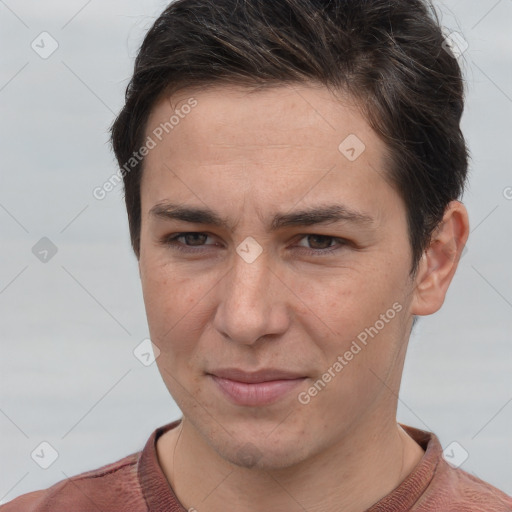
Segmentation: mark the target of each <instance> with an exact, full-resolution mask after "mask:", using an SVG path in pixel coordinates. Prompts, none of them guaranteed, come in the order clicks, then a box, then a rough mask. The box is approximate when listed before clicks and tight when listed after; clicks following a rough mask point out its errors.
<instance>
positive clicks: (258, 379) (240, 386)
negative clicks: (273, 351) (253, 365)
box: [207, 368, 306, 407]
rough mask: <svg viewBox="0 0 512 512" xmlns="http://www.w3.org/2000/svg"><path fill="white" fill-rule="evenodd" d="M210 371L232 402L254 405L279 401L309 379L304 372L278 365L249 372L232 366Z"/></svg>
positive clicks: (220, 389) (210, 375) (220, 388)
mask: <svg viewBox="0 0 512 512" xmlns="http://www.w3.org/2000/svg"><path fill="white" fill-rule="evenodd" d="M207 375H208V376H209V377H210V378H211V379H212V380H213V382H214V383H215V385H216V387H217V389H219V391H220V392H221V393H222V394H223V395H224V396H225V397H226V398H228V399H229V400H230V401H231V402H232V403H234V404H236V405H244V406H252V407H256V406H263V405H270V404H272V403H274V402H277V401H278V400H280V399H282V398H284V397H285V396H286V395H287V394H289V393H290V392H291V391H292V390H293V389H294V388H296V387H297V386H299V385H300V384H301V383H302V382H304V380H305V379H306V377H305V376H304V375H300V374H297V373H292V372H288V371H283V370H275V369H267V370H261V371H258V372H245V371H243V370H239V369H234V368H230V369H224V370H217V371H214V372H211V373H208V374H207Z"/></svg>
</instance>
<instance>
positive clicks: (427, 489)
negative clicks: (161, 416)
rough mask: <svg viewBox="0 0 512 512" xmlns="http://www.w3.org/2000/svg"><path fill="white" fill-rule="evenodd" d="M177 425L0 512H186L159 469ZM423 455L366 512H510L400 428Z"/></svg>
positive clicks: (419, 433)
mask: <svg viewBox="0 0 512 512" xmlns="http://www.w3.org/2000/svg"><path fill="white" fill-rule="evenodd" d="M179 421H180V420H178V421H174V422H172V423H169V424H167V425H164V426H163V427H160V428H158V429H156V430H155V431H154V432H153V433H152V434H151V436H150V438H149V439H148V441H147V442H146V445H145V447H144V449H143V450H142V451H140V452H137V453H134V454H132V455H128V456H127V457H124V458H123V459H121V460H119V461H117V462H114V463H113V464H108V465H106V466H103V467H101V468H99V469H95V470H93V471H88V472H85V473H81V474H80V475H77V476H74V477H71V478H69V479H66V480H62V481H61V482H58V483H56V484H55V485H53V486H52V487H50V488H48V489H45V490H40V491H34V492H31V493H28V494H24V495H23V496H19V497H18V498H16V499H14V500H12V501H11V502H9V503H6V504H5V505H3V506H1V507H0V510H1V512H43V511H45V512H46V511H48V512H49V511H51V512H86V511H87V512H96V511H97V512H100V511H102V512H187V510H186V509H185V508H184V507H183V506H182V505H181V503H180V502H179V501H178V499H177V498H176V495H175V494H174V492H173V490H172V488H171V486H170V485H169V483H168V482H167V479H166V477H165V475H164V473H163V471H162V469H161V468H160V465H159V463H158V458H157V452H156V440H157V439H158V438H159V437H160V436H161V435H162V434H163V433H164V432H166V431H167V430H169V429H171V428H173V427H175V426H176V425H177V424H178V423H179ZM402 427H403V428H404V429H405V430H406V431H407V433H408V434H409V435H410V436H411V437H412V438H413V439H414V440H415V441H416V442H417V443H418V444H419V445H420V446H421V447H422V448H423V449H424V450H425V454H424V456H423V458H422V459H421V461H420V462H419V463H418V464H417V466H416V467H415V468H414V470H413V471H412V473H411V474H410V475H409V476H408V477H407V478H406V479H405V480H404V481H403V482H402V483H401V484H400V485H399V486H398V487H397V488H396V489H395V490H394V491H392V492H391V493H390V494H388V495H387V496H386V497H384V498H383V499H382V500H380V501H379V502H378V503H376V504H375V505H373V506H372V507H371V508H370V509H368V510H367V511H366V512H406V511H412V512H427V511H428V512H432V511H434V512H512V497H510V496H507V495H506V494H505V493H503V492H501V491H500V490H498V489H496V488H495V487H493V486H492V485H490V484H488V483H486V482H483V481H482V480H479V479H478V478H476V477H474V476H472V475H470V474H468V473H466V472H465V471H463V470H461V469H454V468H452V467H451V466H450V465H449V464H448V463H447V462H446V461H445V460H444V458H443V457H442V448H441V445H440V444H439V440H438V439H437V437H436V436H435V435H434V434H431V433H430V432H425V431H423V430H418V429H415V428H413V427H408V426H406V425H402Z"/></svg>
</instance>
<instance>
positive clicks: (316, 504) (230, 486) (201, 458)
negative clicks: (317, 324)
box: [157, 420, 424, 512]
mask: <svg viewBox="0 0 512 512" xmlns="http://www.w3.org/2000/svg"><path fill="white" fill-rule="evenodd" d="M157 453H158V458H159V462H160V465H161V467H162V470H163V472H164V474H165V476H166V478H167V480H168V481H169V483H170V484H171V486H172V488H173V490H174V492H175V494H176V496H177V497H178V499H179V501H180V502H181V503H182V504H183V506H185V508H186V509H187V510H194V509H197V510H198V511H201V510H208V511H209V512H224V511H225V510H226V503H229V504H230V507H229V508H230V509H235V508H236V510H239V511H240V512H255V511H256V510H258V511H259V510H266V509H268V510H272V509H273V510H282V511H286V512H288V511H289V512H292V511H293V512H295V511H303V510H308V511H311V512H334V511H339V510H343V511H344V512H361V511H363V510H366V509H367V508H369V507H371V506H372V505H373V504H374V503H376V502H377V501H379V500H380V499H381V498H383V497H384V496H386V495H387V494H389V493H390V492H391V491H393V489H395V488H396V487H397V486H398V485H399V484H400V483H401V482H402V481H403V480H404V479H405V478H406V477H407V476H408V475H409V474H410V473H411V471H412V470H413V469H414V467H415V466H416V465H417V463H418V462H419V461H420V459H421V457H422V456H423V453H424V452H423V450H422V449H421V447H420V446H419V445H418V444H417V443H416V442H415V441H414V440H413V439H411V438H410V437H409V436H408V435H407V434H406V433H405V431H404V430H403V429H402V428H401V427H400V426H399V425H398V424H397V423H396V421H395V420H392V421H387V422H386V423H384V424H383V423H380V424H379V425H378V428H376V426H375V425H371V424H365V425H362V424H361V425H357V426H355V427H354V428H352V429H351V431H350V432H348V433H347V434H346V435H345V436H344V437H343V439H341V440H340V441H339V442H338V443H337V444H336V445H334V446H331V447H330V448H329V450H327V451H325V452H322V453H318V454H316V455H315V456H314V457H312V458H310V459H308V460H306V461H302V462H301V463H300V464H296V465H294V466H293V467H289V468H285V469H279V470H275V469H274V470H263V469H255V468H252V469H248V468H242V467H239V466H236V465H233V464H231V463H230V462H228V461H226V460H224V459H223V458H222V457H220V456H219V455H218V454H217V452H215V451H214V450H213V449H212V448H211V447H210V446H209V445H208V444H207V443H206V442H205V440H204V439H203V438H202V436H201V435H200V434H199V433H198V432H197V431H196V430H195V428H194V427H193V425H191V424H190V422H188V421H186V420H185V421H182V422H181V423H180V425H179V426H178V427H176V428H174V429H172V430H170V431H169V432H167V433H166V434H164V435H163V436H161V437H160V439H159V440H158V442H157Z"/></svg>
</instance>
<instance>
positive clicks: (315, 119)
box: [2, 0, 512, 512]
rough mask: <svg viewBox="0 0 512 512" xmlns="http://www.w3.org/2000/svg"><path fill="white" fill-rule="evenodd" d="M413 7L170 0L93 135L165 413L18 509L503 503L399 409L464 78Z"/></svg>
mask: <svg viewBox="0 0 512 512" xmlns="http://www.w3.org/2000/svg"><path fill="white" fill-rule="evenodd" d="M445 47H446V45H445V44H444V38H443V35H442V32H441V30H440V27H439V23H438V21H437V19H436V18H435V15H434V14H433V13H432V12H431V11H430V10H429V7H428V5H426V3H425V2H423V1H421V0H396V1H394V2H389V1H388V0H374V1H372V2H363V1H354V2H346V1H342V0H338V1H330V2H329V1H327V0H325V1H323V2H321V1H318V0H280V1H276V2H269V1H267V0H221V1H216V2H211V1H209V0H178V1H176V2H174V3H173V4H171V5H170V6H169V7H168V8H167V9H166V10H165V12H164V13H163V14H162V15H161V16H160V18H159V19H157V21H156V22H155V24H154V26H153V27H152V28H151V30H150V31H149V33H148V34H147V36H146V38H145V40H144V43H143V45H142V47H141V49H140V52H139V54H138V57H137V60H136V64H135V71H134V75H133V78H132V80H131V82H130V85H129V87H128V90H127V96H126V105H125V106H124V108H123V110H122V112H121V113H120V115H119V117H118V118H117V119H116V121H115V123H114V125H113V129H112V141H113V147H114V151H115V153H116V157H117V159H118V162H119V164H120V168H121V174H122V176H123V178H124V185H125V198H126V206H127V211H128V217H129V222H130V234H131V240H132V246H133V249H134V251H135V254H136V256H137V259H138V262H139V269H140V277H141V282H142V289H143V293H144V300H145V305H146V312H147V317H148V324H149V328H150V333H151V339H152V341H153V343H154V345H155V346H156V347H158V350H159V352H158V353H159V356H158V358H157V364H158V368H159V370H160V372H161V375H162V378H163V380H164V382H165V384H166V386H167V388H168V389H169V392H170V393H171V395H172V396H173V398H174V399H175V401H176V403H177V404H178V405H179V407H180V409H181V411H182V413H183V418H182V419H181V420H180V421H177V422H173V423H172V424H169V425H166V426H163V427H161V428H159V429H157V430H156V431H155V432H154V433H153V434H152V436H151V437H150V439H149V440H148V442H147V444H146V446H145V448H144V449H143V450H142V451H141V452H139V453H136V454H132V455H129V456H127V457H126V458H124V459H122V460H121V461H118V462H116V463H113V464H110V465H108V466H105V467H103V468H100V469H97V470H94V471H91V472H88V473H85V474H82V475H78V476H75V477H73V478H71V479H69V480H64V481H62V482H60V483H58V484H56V485H54V486H53V487H51V488H50V489H47V490H44V491H37V492H34V493H30V494H27V495H24V496H21V497H19V498H17V499H15V500H14V501H12V502H11V503H10V504H7V505H5V506H4V507H2V510H5V511H6V512H8V511H10V510H27V511H43V510H52V511H64V510H66V511H67V510H73V511H85V510H105V511H106V510H108V511H146V510H149V511H164V510H165V511H178V510H179V511H184V510H189V511H192V510H197V511H199V512H202V511H208V512H219V511H226V510H237V511H243V512H252V511H263V510H278V511H284V512H288V511H290V512H292V511H304V510H306V511H315V512H316V511H318V512H320V511H321V512H331V511H345V512H359V511H365V510H367V511H371V512H377V511H379V512H381V511H395V512H399V511H400V512H401V511H408V510H412V511H416V512H420V511H421V512H424V511H432V510H433V511H463V510H467V511H472V512H475V511H476V512H478V511H484V510H485V511H486V512H489V511H511V510H512V498H510V497H508V496H507V495H506V494H505V493H503V492H501V491H499V490H498V489H496V488H494V487H492V486H491V485H489V484H487V483H485V482H483V481H481V480H479V479H477V478H475V477H473V476H471V475H469V474H467V473H465V472H464V471H462V470H461V469H455V468H453V467H451V466H449V465H448V463H447V462H445V461H444V460H443V458H442V454H441V452H442V450H441V447H440V445H439V441H438V440H437V438H436V437H435V435H434V434H432V433H429V432H424V431H421V430H418V429H415V428H412V427H408V426H405V425H403V426H402V425H399V424H398V423H397V422H396V408H397V400H398V392H399V388H400V380H401V375H402V369H403V364H404V358H405V353H406V348H407V343H408V340H409V337H410V333H411V330H412V327H413V324H414V320H415V318H416V317H417V316H423V315H429V314H432V313H434V312H436V311H437V310H439V308H440V307H441V306H442V304H443V301H444V298H445V295H446V292H447V289H448V287H449V285H450V282H451V280H452V278H453V275H454V273H455V271H456V268H457V264H458V261H459V258H460V256H461V253H462V250H463V248H464V245H465V243H466V240H467V238H468V233H469V227H468V216H467V212H466V209H465V208H464V206H463V204H462V203H461V202H460V201H459V198H460V197H461V195H462V192H463V189H464V184H465V180H466V171H467V151H466V146H465V141H464V138H463V137H462V135H461V132H460V127H459V125H460V118H461V115H462V112H463V81H462V77H461V73H460V69H459V66H458V64H457V61H456V59H455V58H454V56H453V55H452V54H450V52H449V51H447V50H446V49H445Z"/></svg>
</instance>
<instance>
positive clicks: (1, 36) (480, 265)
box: [0, 0, 512, 503]
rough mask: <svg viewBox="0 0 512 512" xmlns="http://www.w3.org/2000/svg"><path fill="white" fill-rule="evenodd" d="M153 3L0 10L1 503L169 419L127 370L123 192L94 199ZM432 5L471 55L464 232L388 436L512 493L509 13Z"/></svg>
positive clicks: (410, 359) (131, 306) (495, 7)
mask: <svg viewBox="0 0 512 512" xmlns="http://www.w3.org/2000/svg"><path fill="white" fill-rule="evenodd" d="M166 3H167V2H164V1H157V0H137V1H134V0H122V1H121V0H109V1H108V2H100V1H99V0H90V1H85V0H68V1H66V2H63V1H59V2H57V1H41V2H37V3H34V2H28V1H25V0H5V1H3V0H0V48H1V50H0V51H1V56H2V57H1V61H0V62H1V65H0V112H1V115H0V144H1V150H2V158H1V161H0V162H1V163H0V176H1V181H0V233H1V237H2V238H1V239H2V245H1V247H2V251H1V252H0V263H1V264H0V322H1V324H0V328H1V358H0V433H1V435H0V460H1V461H2V463H1V465H0V466H1V467H0V503H3V502H7V501H10V500H11V499H13V498H15V497H16V496H18V495H20V494H23V493H26V492H29V491H32V490H36V489H40V488H46V487H48V486H50V485H52V484H54V483H55V482H57V481H59V480H62V479H64V478H66V477H67V476H72V475H75V474H77V473H80V472H83V471H86V470H89V469H94V468H97V467H99V466H101V465H104V464H107V463H110V462H113V461H115V460H118V459H120V458H122V457H124V456H125V455H128V454H129V453H132V452H135V451H138V450H140V449H142V447H143V446H144V443H145V441H146V440H147V438H148V437H149V435H150V434H151V432H152V431H153V430H154V429H155V428H156V427H158V426H160V425H163V424H165V423H168V422H170V421H172V420H174V419H177V418H179V416H180V412H179V409H178V408H177V407H176V405H175V404H174V402H173V400H172V398H171V397H170V396H169V394H168V392H167V390H166V388H165V386H164V384H163V382H162V380H161V378H160V375H159V373H158V370H157V368H156V365H155V364H153V365H150V366H145V365H144V364H142V363H141V362H140V361H139V360H138V359H137V358H136V357H135V355H134V353H133V351H134V349H135V348H136V347H137V346H138V345H139V344H140V343H141V342H142V341H143V340H144V339H145V338H147V337H148V328H147V324H146V317H145V312H144V304H143V300H142V293H141V289H140V281H139V275H138V268H137V264H136V259H135V257H134V255H133V253H132V252H131V247H130V242H129V234H128V225H127V220H126V213H125V210H124V203H123V198H122V189H121V187H117V188H116V189H115V190H114V191H113V192H111V193H110V194H108V195H107V197H106V198H105V199H103V200H98V199H96V198H95V197H94V196H93V193H92V192H93V190H94V188H95V187H97V186H101V185H102V184H103V183H104V182H105V181H106V180H107V179H108V178H109V177H110V176H111V175H112V174H113V173H114V172H115V170H116V165H115V163H114V158H113V155H112V153H111V151H110V147H109V144H108V128H109V126H110V124H111V122H112V120H113V118H114V116H115V114H116V113H117V112H118V111H119V110H120V108H121V107H122V104H123V97H124V89H125V87H126V84H127V80H128V79H129V77H130V73H131V70H132V63H133V59H134V57H135V55H136V51H137V48H138V46H139V44H140V42H141V40H142V37H143V34H144V33H145V31H146V30H147V29H148V28H149V27H150V25H151V24H152V23H153V21H154V20H155V17H156V16H157V15H158V14H159V13H160V12H161V11H162V10H163V8H164V6H165V5H166ZM436 5H437V6H438V8H439V10H440V13H441V15H442V21H443V25H444V26H445V27H446V29H447V33H451V32H453V31H457V32H460V33H461V34H462V35H463V37H464V40H465V41H467V43H468V45H469V46H468V48H467V49H466V51H465V52H464V53H463V55H462V57H461V58H460V61H461V63H462V65H463V68H464V73H465V75H466V81H467V104H466V112H465V115H464V119H463V130H464V133H465V136H466V138H467V142H468V145H469V148H470V151H471V156H472V160H471V164H470V172H471V176H470V186H469V188H468V190H467V192H466V194H465V196H464V203H465V204H466V206H467V208H468V211H469V216H470V221H471V229H472V232H471V235H470V239H469V243H468V246H467V248H468V251H467V253H466V254H465V255H464V257H463V259H462V260H461V263H460V267H459V270H458V273H457V274H456V276H455V278H454V281H453V283H452V286H451V288H450V290H449V292H448V296H447V299H446V302H445V305H444V307H443V309H442V310H441V311H440V312H438V313H436V314H435V315H432V316H431V317H426V318H422V319H421V320H420V322H419V324H418V325H417V327H416V330H415V332H414V334H413V336H412V338H411V342H410V348H409V352H408V356H407V360H406V367H405V371H404V378H403V382H402V390H401V395H400V402H399V410H398V420H399V421H400V422H402V423H406V424H409V425H413V426H416V427H418V428H422V429H424V430H430V431H433V432H435V433H436V434H437V435H438V437H439V438H440V441H441V444H442V445H443V447H447V446H449V445H450V444H451V443H453V442H456V443H458V445H455V446H456V447H457V450H459V452H457V453H458V456H460V457H462V456H463V455H464V454H465V452H467V459H466V460H465V462H464V463H463V464H462V466H461V467H462V468H463V469H465V470H466V471H468V472H470V473H472V474H475V475H476V476H478V477H480V478H482V479H484V480H486V481H488V482H490V483H492V484H493V485H495V486H497V487H499V488H501V489H503V490H504V491H506V492H507V493H508V494H512V377H511V376H512V343H511V341H512V271H511V268H510V265H511V263H510V262H511V261H512V258H511V255H512V171H511V158H510V149H511V144H512V142H511V140H512V123H511V119H512V33H511V30H510V27H511V26H512V25H511V23H512V1H510V0H501V1H496V0H459V1H456V0H451V1H444V2H436ZM43 32H46V33H47V34H43V35H41V33H43ZM57 44H58V48H57V49H56V50H55V51H54V52H53V53H52V54H51V55H49V53H50V52H51V50H53V47H54V46H56V45H57ZM43 57H44V58H43ZM42 239H43V240H42ZM41 240H42V241H41ZM34 247H35V249H34ZM45 250H46V251H48V253H44V252H43V253H41V251H45ZM55 251H56V253H55ZM54 253H55V254H54ZM44 255H46V256H45V257H46V259H47V261H41V258H43V259H44ZM42 442H46V443H49V444H50V445H51V446H52V447H53V449H50V448H48V447H47V446H46V445H41V443H42ZM459 445H460V448H459ZM45 447H46V448H45ZM462 449H463V450H464V452H463V451H461V450H462ZM41 450H43V452H41ZM52 450H55V455H58V456H57V458H56V459H55V461H52V458H55V456H53V457H52V454H54V452H53V451H52ZM37 453H45V455H44V457H40V458H39V460H38V457H37ZM31 454H34V455H33V456H32V457H31ZM43 459H44V460H43ZM50 462H53V463H52V464H51V465H50V466H49V467H48V468H47V469H43V468H42V467H40V466H41V464H42V465H45V464H49V463H50Z"/></svg>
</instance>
